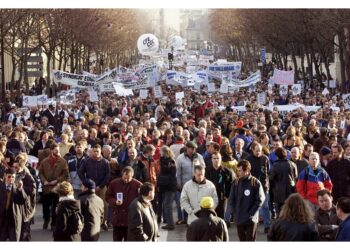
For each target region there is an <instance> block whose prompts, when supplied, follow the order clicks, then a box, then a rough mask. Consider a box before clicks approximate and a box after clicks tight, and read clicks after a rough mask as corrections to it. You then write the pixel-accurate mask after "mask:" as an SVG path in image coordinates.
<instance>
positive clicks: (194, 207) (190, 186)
mask: <svg viewBox="0 0 350 250" xmlns="http://www.w3.org/2000/svg"><path fill="white" fill-rule="evenodd" d="M204 196H210V197H211V198H213V200H214V208H213V209H215V208H216V206H217V205H218V202H219V200H218V195H217V193H216V188H215V185H214V184H213V183H212V182H211V181H209V180H206V179H204V180H203V181H202V182H201V183H197V182H196V181H195V179H194V178H193V179H192V180H189V181H187V182H186V183H185V185H184V186H183V189H182V192H181V197H180V204H181V208H182V209H184V210H185V211H186V212H187V213H188V220H187V223H188V224H191V222H192V221H194V220H195V219H197V216H196V215H195V213H196V212H198V211H199V210H200V206H199V203H200V201H201V198H202V197H204Z"/></svg>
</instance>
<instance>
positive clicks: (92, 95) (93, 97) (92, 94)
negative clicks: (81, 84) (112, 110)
mask: <svg viewBox="0 0 350 250" xmlns="http://www.w3.org/2000/svg"><path fill="white" fill-rule="evenodd" d="M89 96H90V102H98V95H97V92H96V91H89Z"/></svg>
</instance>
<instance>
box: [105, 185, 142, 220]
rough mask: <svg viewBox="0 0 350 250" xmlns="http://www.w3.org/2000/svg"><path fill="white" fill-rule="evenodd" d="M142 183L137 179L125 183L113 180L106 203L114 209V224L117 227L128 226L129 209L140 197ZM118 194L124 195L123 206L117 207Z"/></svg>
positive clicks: (107, 193) (107, 192)
mask: <svg viewBox="0 0 350 250" xmlns="http://www.w3.org/2000/svg"><path fill="white" fill-rule="evenodd" d="M141 185H142V183H141V182H139V181H138V180H136V179H132V180H131V182H129V183H125V182H124V181H123V180H122V179H121V178H117V179H115V180H113V181H112V182H111V183H110V184H109V186H108V189H107V191H106V201H107V202H108V204H109V206H110V207H111V208H112V211H113V213H112V224H113V226H115V227H127V226H128V207H129V205H130V204H131V202H132V201H133V200H134V199H135V198H137V197H138V195H139V188H140V187H141ZM117 193H123V203H122V205H116V201H117V197H116V196H117Z"/></svg>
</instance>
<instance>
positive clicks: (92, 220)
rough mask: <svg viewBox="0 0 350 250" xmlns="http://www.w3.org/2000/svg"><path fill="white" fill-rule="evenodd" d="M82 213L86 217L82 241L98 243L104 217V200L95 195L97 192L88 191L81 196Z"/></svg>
mask: <svg viewBox="0 0 350 250" xmlns="http://www.w3.org/2000/svg"><path fill="white" fill-rule="evenodd" d="M79 200H80V207H81V213H82V214H83V216H84V229H83V231H82V232H81V240H82V241H98V239H99V237H100V231H101V224H102V223H101V222H102V221H103V215H104V204H103V200H102V199H101V198H100V197H98V196H97V195H96V194H95V190H87V191H85V192H82V193H80V194H79Z"/></svg>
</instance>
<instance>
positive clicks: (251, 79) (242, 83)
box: [232, 70, 261, 88]
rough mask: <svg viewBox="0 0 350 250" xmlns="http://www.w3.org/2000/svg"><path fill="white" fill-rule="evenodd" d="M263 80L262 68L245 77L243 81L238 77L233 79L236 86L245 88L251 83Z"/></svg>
mask: <svg viewBox="0 0 350 250" xmlns="http://www.w3.org/2000/svg"><path fill="white" fill-rule="evenodd" d="M260 81H261V74H260V70H258V71H256V72H255V73H253V74H251V75H250V76H249V77H248V78H247V79H244V80H242V81H239V80H237V79H232V85H233V86H234V87H236V88H243V87H248V86H250V85H253V84H256V83H257V82H260Z"/></svg>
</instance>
